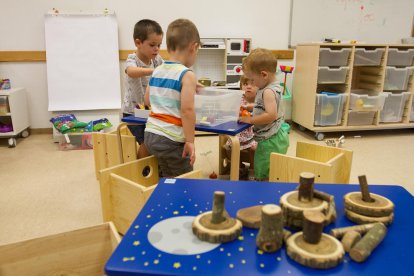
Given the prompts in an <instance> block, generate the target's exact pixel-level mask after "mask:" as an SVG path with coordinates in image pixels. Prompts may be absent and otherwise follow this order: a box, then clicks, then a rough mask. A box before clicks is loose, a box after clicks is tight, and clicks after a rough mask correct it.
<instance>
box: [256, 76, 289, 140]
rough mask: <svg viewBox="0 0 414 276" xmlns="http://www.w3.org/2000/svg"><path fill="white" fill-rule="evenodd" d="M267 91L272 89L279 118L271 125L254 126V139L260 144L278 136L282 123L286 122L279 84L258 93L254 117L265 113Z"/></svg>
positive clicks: (271, 84) (272, 84)
mask: <svg viewBox="0 0 414 276" xmlns="http://www.w3.org/2000/svg"><path fill="white" fill-rule="evenodd" d="M266 89H270V90H272V92H273V93H274V96H275V99H276V106H277V118H276V120H274V121H273V122H271V123H269V124H264V125H254V126H253V131H254V139H255V140H256V141H258V142H259V141H262V140H265V139H268V138H269V137H271V136H272V135H274V134H276V133H277V132H278V131H279V129H280V127H281V125H282V123H283V122H284V111H283V108H282V107H283V105H282V104H281V100H282V96H281V94H282V90H281V88H280V85H279V84H278V83H277V82H274V83H270V84H268V85H267V86H266V87H265V88H263V89H260V90H258V91H257V93H256V98H255V106H254V108H253V116H257V115H260V114H263V113H264V112H265V105H266V104H265V102H264V98H263V94H264V91H265V90H266Z"/></svg>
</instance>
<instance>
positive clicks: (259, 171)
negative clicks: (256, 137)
mask: <svg viewBox="0 0 414 276" xmlns="http://www.w3.org/2000/svg"><path fill="white" fill-rule="evenodd" d="M288 148H289V134H288V133H287V132H286V130H284V129H282V128H280V129H279V131H278V132H277V133H276V134H274V135H273V136H271V137H270V138H268V139H266V140H263V141H260V142H259V143H258V144H257V148H256V152H255V153H254V177H255V178H256V179H257V180H267V179H269V167H270V154H271V153H272V152H276V153H281V154H286V152H287V150H288Z"/></svg>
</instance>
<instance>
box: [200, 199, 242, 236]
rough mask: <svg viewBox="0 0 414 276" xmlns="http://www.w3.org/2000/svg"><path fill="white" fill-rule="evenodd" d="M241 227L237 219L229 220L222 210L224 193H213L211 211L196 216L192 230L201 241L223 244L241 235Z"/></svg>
mask: <svg viewBox="0 0 414 276" xmlns="http://www.w3.org/2000/svg"><path fill="white" fill-rule="evenodd" d="M242 227H243V226H242V223H241V222H240V221H239V220H238V219H234V218H231V217H230V216H229V215H228V213H227V212H226V211H225V210H224V192H215V193H214V199H213V211H209V212H205V213H203V214H200V215H198V216H197V217H196V218H195V219H194V221H193V225H192V230H193V233H194V235H196V236H197V237H198V238H199V239H200V240H202V241H207V242H211V243H223V242H230V241H233V240H235V239H236V238H237V237H238V236H239V235H240V234H241V231H242Z"/></svg>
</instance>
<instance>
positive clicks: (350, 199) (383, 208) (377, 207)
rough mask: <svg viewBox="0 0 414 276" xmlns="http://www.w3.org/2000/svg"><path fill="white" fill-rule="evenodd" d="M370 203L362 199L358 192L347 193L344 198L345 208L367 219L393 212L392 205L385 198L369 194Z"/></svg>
mask: <svg viewBox="0 0 414 276" xmlns="http://www.w3.org/2000/svg"><path fill="white" fill-rule="evenodd" d="M370 197H371V199H372V200H373V201H372V202H366V201H364V200H363V199H362V194H361V193H360V192H352V193H348V194H346V195H345V196H344V204H345V208H346V209H348V210H350V211H353V212H355V213H357V214H361V215H364V216H368V217H385V216H389V215H390V214H392V213H393V212H394V203H393V202H392V201H391V200H389V199H388V198H386V197H383V196H380V195H377V194H373V193H370Z"/></svg>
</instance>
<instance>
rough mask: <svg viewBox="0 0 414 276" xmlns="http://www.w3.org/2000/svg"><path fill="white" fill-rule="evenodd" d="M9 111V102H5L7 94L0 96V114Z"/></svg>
mask: <svg viewBox="0 0 414 276" xmlns="http://www.w3.org/2000/svg"><path fill="white" fill-rule="evenodd" d="M8 112H9V104H8V102H7V96H0V114H6V113H8Z"/></svg>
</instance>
